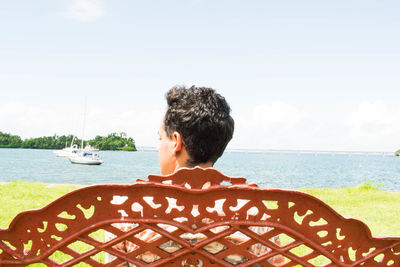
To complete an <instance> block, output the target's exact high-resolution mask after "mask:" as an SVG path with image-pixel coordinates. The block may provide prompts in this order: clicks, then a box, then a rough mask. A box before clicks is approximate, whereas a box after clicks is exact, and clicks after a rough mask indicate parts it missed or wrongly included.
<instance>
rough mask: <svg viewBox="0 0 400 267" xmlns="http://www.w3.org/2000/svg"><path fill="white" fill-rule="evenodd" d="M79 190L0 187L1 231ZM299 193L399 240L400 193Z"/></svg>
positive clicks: (370, 189)
mask: <svg viewBox="0 0 400 267" xmlns="http://www.w3.org/2000/svg"><path fill="white" fill-rule="evenodd" d="M79 187H80V186H78V185H48V184H42V183H29V182H19V181H18V182H11V183H4V184H0V203H2V205H0V228H7V227H8V225H9V224H10V222H11V220H12V218H13V217H14V216H15V215H17V214H18V213H19V212H21V211H24V210H27V209H36V208H40V207H43V206H45V205H47V204H49V203H50V202H51V201H53V200H55V199H56V198H58V197H60V196H62V195H63V194H65V193H67V192H70V191H72V190H74V189H76V188H79ZM301 191H304V192H307V193H309V194H311V195H314V196H316V197H318V198H320V199H322V200H323V201H325V202H326V203H327V204H329V205H330V206H331V207H333V208H334V209H335V210H336V211H337V212H339V213H340V214H341V215H343V216H346V217H353V218H356V219H360V220H362V221H363V222H365V223H366V224H367V225H368V227H369V228H370V229H371V232H372V234H373V235H374V236H400V221H399V218H400V192H387V191H380V190H377V189H376V186H375V185H373V184H371V183H365V184H363V185H360V186H358V187H352V188H339V189H326V188H324V189H302V190H301ZM101 261H103V260H101Z"/></svg>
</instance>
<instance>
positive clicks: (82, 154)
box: [69, 99, 104, 165]
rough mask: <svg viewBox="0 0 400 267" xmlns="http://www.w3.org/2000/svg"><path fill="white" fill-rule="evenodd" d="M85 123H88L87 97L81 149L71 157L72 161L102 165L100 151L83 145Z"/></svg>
mask: <svg viewBox="0 0 400 267" xmlns="http://www.w3.org/2000/svg"><path fill="white" fill-rule="evenodd" d="M85 124H86V99H85V111H84V115H83V127H82V144H81V149H80V150H79V151H78V152H77V153H75V154H73V155H72V156H71V157H69V160H70V161H71V163H75V164H85V165H100V164H103V162H104V161H103V160H102V159H101V158H100V156H99V154H98V153H94V151H96V149H95V148H93V147H91V146H90V145H87V146H86V147H85V148H84V147H83V139H84V136H85V135H84V134H85Z"/></svg>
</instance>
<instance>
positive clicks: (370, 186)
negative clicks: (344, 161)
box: [0, 180, 400, 194]
mask: <svg viewBox="0 0 400 267" xmlns="http://www.w3.org/2000/svg"><path fill="white" fill-rule="evenodd" d="M13 183H15V184H18V183H22V184H33V185H43V186H44V187H45V188H55V187H77V188H81V187H86V186H94V185H109V184H117V185H130V184H134V183H98V184H65V183H60V184H59V183H44V182H31V181H22V180H15V181H11V182H0V186H2V185H7V184H13ZM259 187H261V186H259ZM379 187H380V186H378V185H376V183H373V182H371V183H370V181H366V182H364V183H362V184H360V185H356V186H348V187H302V188H295V189H288V188H279V187H278V188H277V187H270V188H271V189H282V190H295V191H303V192H304V191H308V190H331V191H332V190H349V189H350V190H351V189H353V190H360V191H379V192H388V193H399V194H400V191H390V190H384V189H379Z"/></svg>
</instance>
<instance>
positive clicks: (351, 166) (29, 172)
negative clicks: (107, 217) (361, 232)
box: [0, 148, 400, 192]
mask: <svg viewBox="0 0 400 267" xmlns="http://www.w3.org/2000/svg"><path fill="white" fill-rule="evenodd" d="M99 154H100V157H101V158H102V159H103V160H104V164H102V165H100V166H87V165H77V164H71V163H70V161H69V160H68V159H66V158H59V157H56V156H55V155H54V153H53V150H39V149H7V148H3V149H0V182H10V181H31V182H42V183H49V184H83V185H90V184H101V183H114V184H115V183H122V184H130V183H134V182H135V181H136V179H138V178H141V179H146V178H147V176H148V175H149V174H159V173H160V168H159V165H158V157H157V152H156V151H155V150H139V151H136V152H125V151H100V153H99ZM215 168H216V169H218V170H220V171H221V172H222V173H224V174H225V175H228V176H232V177H245V178H247V181H248V182H254V183H257V184H258V185H259V186H262V187H270V188H286V189H301V188H322V187H324V188H338V187H352V186H357V185H360V184H362V183H363V182H366V181H371V182H374V183H376V184H380V185H382V186H381V187H380V189H382V190H388V191H397V192H400V158H397V157H394V156H393V155H388V154H373V155H371V154H368V153H365V154H354V153H347V154H346V153H340V154H339V153H299V152H293V153H288V152H284V151H282V152H280V151H273V152H270V151H246V150H243V151H227V152H225V153H224V155H223V156H222V157H221V158H220V159H219V160H218V161H217V163H216V164H215Z"/></svg>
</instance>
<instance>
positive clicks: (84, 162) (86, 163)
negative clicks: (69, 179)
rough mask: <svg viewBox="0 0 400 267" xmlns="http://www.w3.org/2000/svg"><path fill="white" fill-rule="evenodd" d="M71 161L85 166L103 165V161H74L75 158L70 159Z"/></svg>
mask: <svg viewBox="0 0 400 267" xmlns="http://www.w3.org/2000/svg"><path fill="white" fill-rule="evenodd" d="M69 160H70V161H71V163H74V164H83V165H100V164H102V163H103V161H102V160H86V159H74V158H70V159H69Z"/></svg>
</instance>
